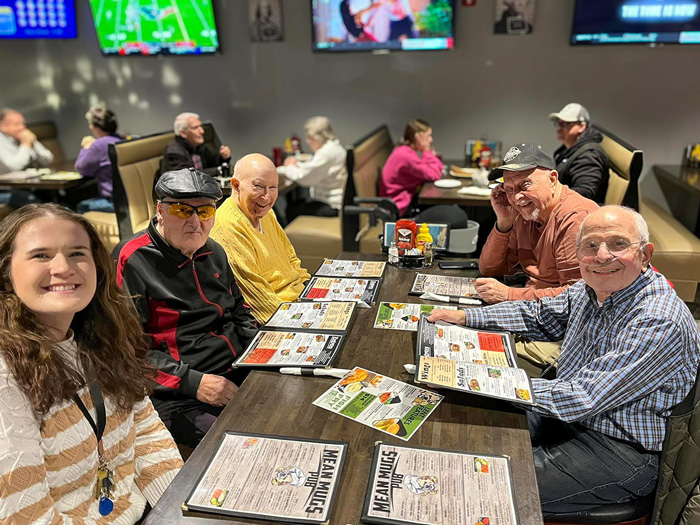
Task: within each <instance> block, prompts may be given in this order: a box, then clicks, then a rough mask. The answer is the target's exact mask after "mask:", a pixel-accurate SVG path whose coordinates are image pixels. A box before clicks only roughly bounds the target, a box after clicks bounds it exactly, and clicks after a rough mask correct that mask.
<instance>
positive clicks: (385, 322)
mask: <svg viewBox="0 0 700 525" xmlns="http://www.w3.org/2000/svg"><path fill="white" fill-rule="evenodd" d="M435 308H443V309H446V310H456V309H457V307H456V306H451V305H440V306H436V305H434V304H415V303H384V302H381V303H379V308H378V309H377V318H376V319H375V320H374V327H375V328H383V329H384V330H406V331H409V332H415V331H417V330H418V321H420V316H421V314H429V313H430V312H432V311H433V310H434V309H435Z"/></svg>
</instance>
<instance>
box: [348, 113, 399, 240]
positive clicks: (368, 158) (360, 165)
mask: <svg viewBox="0 0 700 525" xmlns="http://www.w3.org/2000/svg"><path fill="white" fill-rule="evenodd" d="M393 149H394V143H393V142H392V140H391V134H390V133H389V127H388V126H387V125H386V124H382V125H381V126H379V127H378V128H376V129H375V130H373V131H372V132H370V133H368V134H367V135H365V136H364V137H362V138H361V139H360V140H358V141H357V142H355V143H354V144H353V145H352V146H350V147H349V148H348V149H347V157H346V160H345V167H346V169H347V171H348V178H347V182H346V183H345V192H344V193H343V207H345V206H352V205H353V199H354V198H355V197H376V196H377V186H378V183H379V178H380V177H381V175H382V168H383V167H384V164H385V163H386V159H387V158H389V155H390V154H391V152H392V150H393ZM366 222H367V217H365V216H358V215H344V214H343V213H342V210H341V223H342V226H341V228H342V236H343V250H344V251H357V249H358V248H357V243H356V242H355V236H356V235H357V232H359V231H360V228H361V227H362V226H364V225H365V224H366Z"/></svg>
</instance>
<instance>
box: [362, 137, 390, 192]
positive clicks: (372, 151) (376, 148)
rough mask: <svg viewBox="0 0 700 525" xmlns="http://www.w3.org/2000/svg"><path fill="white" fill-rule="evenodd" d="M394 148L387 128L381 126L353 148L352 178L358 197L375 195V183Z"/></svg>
mask: <svg viewBox="0 0 700 525" xmlns="http://www.w3.org/2000/svg"><path fill="white" fill-rule="evenodd" d="M393 149H394V145H393V144H392V142H391V136H390V135H389V129H388V128H387V127H386V126H382V127H381V128H379V129H377V130H376V131H375V132H374V133H373V134H372V135H370V136H369V137H367V138H365V139H364V140H363V141H362V142H359V143H358V144H357V145H356V146H355V148H354V153H355V166H354V170H353V178H354V181H355V189H356V191H357V196H358V197H376V196H377V183H378V181H379V178H380V177H381V175H382V168H383V167H384V163H386V159H387V158H389V154H391V151H392V150H393Z"/></svg>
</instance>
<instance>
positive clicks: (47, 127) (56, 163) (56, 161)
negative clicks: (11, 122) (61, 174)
mask: <svg viewBox="0 0 700 525" xmlns="http://www.w3.org/2000/svg"><path fill="white" fill-rule="evenodd" d="M27 128H28V129H29V130H30V131H31V132H32V133H34V134H35V135H36V138H37V140H38V141H39V142H41V143H42V144H43V145H44V146H45V147H46V149H48V150H49V151H50V152H51V153H53V162H52V163H51V166H52V167H55V168H61V167H63V166H64V164H65V163H66V156H65V154H64V153H63V148H62V147H61V143H60V142H59V141H58V130H57V129H56V124H54V123H53V122H50V121H49V122H37V123H36V124H27ZM77 149H78V147H77V145H76V150H77Z"/></svg>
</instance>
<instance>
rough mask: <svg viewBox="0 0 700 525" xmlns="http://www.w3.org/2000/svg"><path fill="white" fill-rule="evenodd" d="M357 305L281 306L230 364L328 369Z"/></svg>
mask: <svg viewBox="0 0 700 525" xmlns="http://www.w3.org/2000/svg"><path fill="white" fill-rule="evenodd" d="M356 307H357V303H355V302H352V301H347V302H333V303H309V302H296V303H282V304H281V305H280V306H279V307H278V308H277V311H276V312H275V313H274V314H273V315H272V317H270V319H269V320H268V322H267V324H266V325H265V326H263V328H262V329H261V330H260V331H259V332H258V333H257V334H256V336H255V338H254V339H253V341H252V342H251V343H250V345H248V348H246V350H245V352H243V354H242V355H241V356H240V357H239V358H238V359H236V361H235V362H234V363H233V366H234V367H241V368H280V367H288V366H293V367H305V368H319V367H330V366H332V365H333V363H334V362H335V360H336V359H337V358H338V355H339V354H340V350H341V349H342V347H343V344H344V343H345V339H346V338H347V335H348V332H349V331H350V325H351V323H352V320H353V316H354V313H355V308H356Z"/></svg>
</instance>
